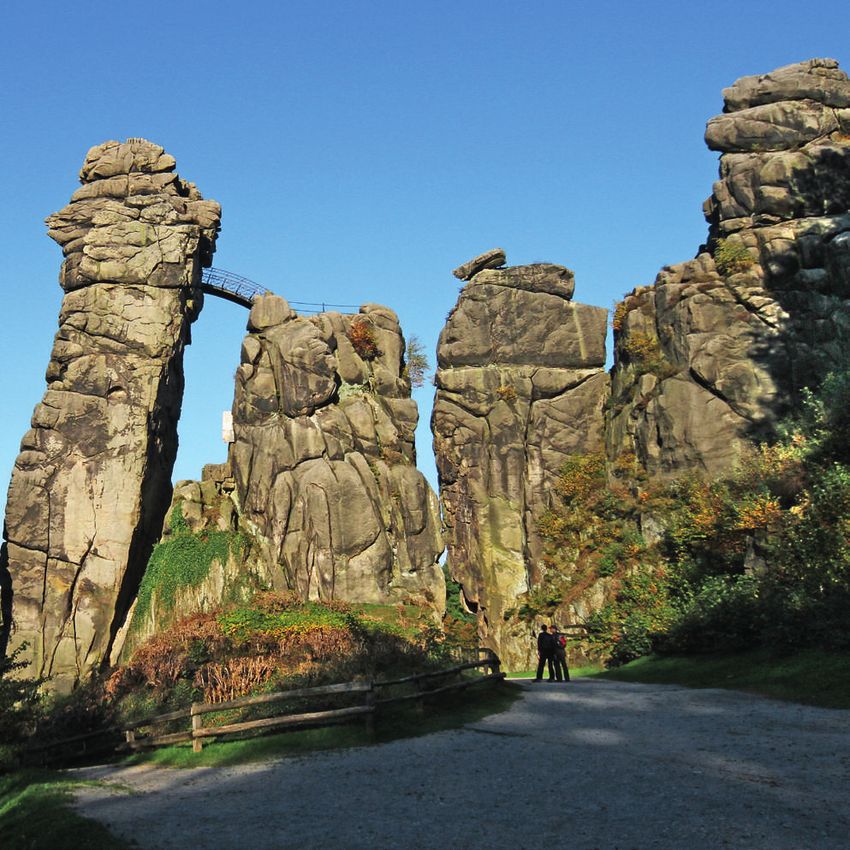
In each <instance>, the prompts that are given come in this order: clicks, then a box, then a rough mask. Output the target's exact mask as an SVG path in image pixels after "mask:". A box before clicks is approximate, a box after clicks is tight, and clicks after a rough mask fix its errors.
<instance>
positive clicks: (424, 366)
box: [404, 335, 431, 387]
mask: <svg viewBox="0 0 850 850" xmlns="http://www.w3.org/2000/svg"><path fill="white" fill-rule="evenodd" d="M430 368H431V364H430V363H429V362H428V355H427V354H426V353H425V346H424V345H423V344H422V342H421V340H420V339H419V337H418V336H415V335H414V336H411V337H410V339H408V341H407V347H406V348H405V352H404V374H405V376H406V377H407V378H408V379H409V380H410V386H412V387H421V386H423V385H424V384H425V377H426V376H427V374H428V370H429V369H430Z"/></svg>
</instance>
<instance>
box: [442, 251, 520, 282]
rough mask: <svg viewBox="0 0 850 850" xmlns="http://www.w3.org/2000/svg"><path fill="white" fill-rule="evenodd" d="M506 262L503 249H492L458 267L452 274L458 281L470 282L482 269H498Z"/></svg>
mask: <svg viewBox="0 0 850 850" xmlns="http://www.w3.org/2000/svg"><path fill="white" fill-rule="evenodd" d="M506 262H507V257H506V255H505V252H504V249H502V248H493V249H491V250H490V251H485V252H484V253H483V254H479V255H478V256H477V257H473V258H472V259H471V260H470V261H469V262H468V263H464V264H463V265H462V266H458V267H457V268H456V269H455V270H454V271H453V272H452V274H453V275H454V276H455V277H456V278H457V279H458V280H470V279H471V278H472V277H473V276H474V275H476V274H478V272H480V271H482V270H483V269H498V268H499V267H500V266H503V265H504V264H505V263H506Z"/></svg>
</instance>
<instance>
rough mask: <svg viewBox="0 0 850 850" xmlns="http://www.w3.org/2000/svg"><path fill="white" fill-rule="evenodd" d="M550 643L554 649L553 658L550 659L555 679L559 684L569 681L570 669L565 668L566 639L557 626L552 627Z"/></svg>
mask: <svg viewBox="0 0 850 850" xmlns="http://www.w3.org/2000/svg"><path fill="white" fill-rule="evenodd" d="M550 637H551V638H552V643H553V645H554V647H555V652H554V656H553V658H552V660H553V662H554V664H555V678H556V679H557V680H558V681H559V682H560V681H564V682H569V681H570V668H569V667H568V666H567V639H566V637H564V635H563V634H561V632H559V631H558V627H557V626H552V630H551V632H550Z"/></svg>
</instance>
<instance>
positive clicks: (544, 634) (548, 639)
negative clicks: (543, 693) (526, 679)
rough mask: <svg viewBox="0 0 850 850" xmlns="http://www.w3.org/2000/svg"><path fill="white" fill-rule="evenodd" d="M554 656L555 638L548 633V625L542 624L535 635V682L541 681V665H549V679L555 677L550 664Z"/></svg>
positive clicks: (553, 669) (551, 679)
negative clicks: (538, 632)
mask: <svg viewBox="0 0 850 850" xmlns="http://www.w3.org/2000/svg"><path fill="white" fill-rule="evenodd" d="M554 657H555V640H554V638H553V637H552V635H550V634H549V627H548V626H546V625H543V626H541V627H540V634H539V635H537V658H538V662H537V675H536V676H535V677H534V681H535V682H542V681H543V665H544V664H548V666H549V681H550V682H551V681H553V680H554V678H555V668H554V667H553V665H552V662H553V659H554Z"/></svg>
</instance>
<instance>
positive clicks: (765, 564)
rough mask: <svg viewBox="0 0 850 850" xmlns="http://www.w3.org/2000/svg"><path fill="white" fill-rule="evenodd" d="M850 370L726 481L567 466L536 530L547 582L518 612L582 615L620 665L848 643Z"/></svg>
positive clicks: (591, 460) (588, 461) (583, 462)
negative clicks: (594, 594)
mask: <svg viewBox="0 0 850 850" xmlns="http://www.w3.org/2000/svg"><path fill="white" fill-rule="evenodd" d="M848 402H850V369H845V370H843V371H837V372H834V373H832V374H830V375H829V376H828V377H827V379H826V380H825V381H824V383H823V385H822V387H821V389H820V391H819V392H818V393H817V394H815V393H811V392H806V393H804V400H803V404H802V407H801V409H800V411H799V413H798V415H797V416H795V417H794V418H793V419H790V420H788V421H787V422H786V423H785V424H784V426H783V427H782V428H781V430H780V438H779V439H777V440H776V442H774V443H772V444H761V445H759V446H757V447H755V448H754V449H753V450H752V451H751V452H750V453H749V454H748V455H747V456H746V457H745V458H744V459H743V460H742V462H741V463H740V464H739V465H738V467H737V468H736V469H735V470H734V472H733V473H731V474H730V475H728V476H726V477H723V478H716V479H713V480H705V479H701V478H699V477H698V476H696V475H693V474H690V475H685V476H682V477H680V478H678V479H677V480H675V481H673V482H671V483H666V484H665V483H659V482H654V481H650V480H648V479H647V477H646V475H645V474H644V473H643V471H642V469H641V467H640V464H639V463H638V461H637V460H636V458H635V457H634V456H633V455H623V456H620V457H619V458H618V459H617V460H616V461H614V462H613V463H611V462H608V461H606V459H605V458H604V457H603V456H602V455H601V454H592V455H583V456H576V457H573V458H571V459H570V460H569V461H568V462H567V463H566V464H565V465H564V467H563V468H562V471H561V476H560V478H559V480H558V483H557V486H556V488H555V499H556V504H555V505H554V506H553V508H552V510H550V511H549V512H548V513H547V514H546V515H545V517H544V518H543V521H542V522H541V523H540V531H541V533H542V534H543V535H544V537H545V538H546V539H547V541H548V543H549V551H548V554H547V555H546V557H545V559H544V564H543V574H542V579H541V581H540V582H539V583H538V585H537V586H536V587H535V588H534V589H533V590H531V591H530V592H529V593H528V594H526V597H525V598H524V599H523V601H522V605H521V606H520V607H519V608H518V609H517V611H516V612H515V613H516V614H517V615H518V616H520V617H522V618H524V619H532V618H534V617H535V616H537V615H541V614H542V615H548V616H553V615H555V613H556V612H558V611H559V610H560V611H561V614H559V617H560V619H561V620H562V621H563V619H564V617H563V612H564V611H566V610H567V608H568V606H570V605H572V604H573V603H574V602H575V601H577V600H578V599H580V598H582V597H584V596H585V595H586V593H587V590H588V588H590V587H591V586H593V585H600V584H601V586H602V587H603V592H604V598H605V602H604V603H603V604H602V605H601V607H598V608H597V609H596V610H595V611H594V612H593V613H592V614H590V615H589V616H588V617H587V619H586V625H587V626H588V628H589V630H590V634H591V640H592V641H593V643H594V645H595V648H596V649H598V650H600V651H601V652H602V654H603V655H604V656H606V657H607V658H608V659H609V660H610V661H611V662H612V663H614V664H619V663H623V662H626V661H629V660H631V659H633V658H637V657H639V656H642V655H646V654H648V653H650V652H652V651H661V652H668V653H669V652H685V653H693V652H712V651H718V650H732V651H736V650H741V649H745V648H751V647H754V646H765V647H772V648H775V649H791V648H794V647H799V646H813V647H820V648H826V649H843V648H847V647H848V646H850V635H848V633H847V630H846V621H847V611H848V610H850V464H848V462H850V451H848V449H847V446H848V438H850V414H848V410H850V404H848Z"/></svg>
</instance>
